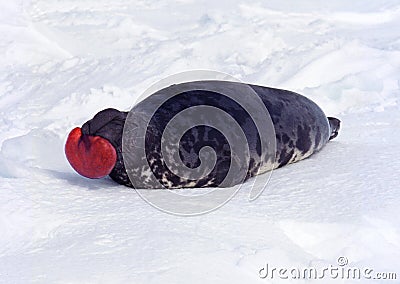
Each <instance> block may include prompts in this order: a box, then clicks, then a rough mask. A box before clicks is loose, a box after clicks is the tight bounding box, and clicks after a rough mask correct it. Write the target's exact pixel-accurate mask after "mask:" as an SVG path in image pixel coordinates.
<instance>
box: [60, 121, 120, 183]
mask: <svg viewBox="0 0 400 284" xmlns="http://www.w3.org/2000/svg"><path fill="white" fill-rule="evenodd" d="M65 155H66V156H67V160H68V162H69V163H70V164H71V166H72V167H73V168H74V170H75V171H77V172H78V173H79V174H80V175H82V176H85V177H88V178H101V177H104V176H106V175H108V174H109V173H110V172H111V171H112V169H113V168H114V166H115V163H116V161H117V153H116V150H115V148H114V146H113V145H112V144H111V143H110V142H109V141H108V140H107V139H104V138H102V137H100V136H90V135H82V131H81V128H79V127H76V128H74V129H73V130H72V131H71V132H70V134H69V135H68V139H67V142H66V143H65Z"/></svg>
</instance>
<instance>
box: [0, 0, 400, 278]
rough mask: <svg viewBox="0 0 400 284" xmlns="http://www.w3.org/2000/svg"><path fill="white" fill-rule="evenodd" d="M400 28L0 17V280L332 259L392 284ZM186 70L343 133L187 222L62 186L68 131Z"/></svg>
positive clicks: (60, 15) (227, 7)
mask: <svg viewBox="0 0 400 284" xmlns="http://www.w3.org/2000/svg"><path fill="white" fill-rule="evenodd" d="M399 26H400V3H399V2H398V1H397V0H382V1H351V2H349V1H345V0H338V1H319V0H310V1H303V2H302V3H300V2H298V3H297V2H296V3H294V2H293V1H289V0H279V1H278V0H271V1H264V2H262V1H255V2H250V1H244V0H234V1H225V0H223V1H207V0H202V1H193V0H177V1H165V0H157V1H147V0H138V1H122V0H115V1H106V0H96V1H94V0H87V1H78V0H63V1H56V0H31V1H27V0H15V1H2V10H1V12H0V36H1V38H2V40H1V42H0V52H1V55H2V56H1V58H0V68H1V72H0V149H1V150H0V195H1V196H0V213H1V214H0V228H1V234H0V282H1V283H28V282H32V283H127V282H128V283H163V282H164V283H230V284H233V283H277V282H279V281H278V280H279V279H269V278H266V279H261V278H260V277H259V275H258V273H259V271H260V269H261V268H262V267H263V266H264V265H265V263H266V262H267V263H269V265H271V266H275V267H287V268H291V267H298V268H301V267H308V266H315V267H327V266H329V265H337V259H338V257H340V256H344V257H346V258H347V259H348V261H349V266H351V267H360V268H363V267H369V268H372V269H374V271H376V272H397V278H399V277H400V276H399V275H400V274H399V273H400V267H399V261H398V259H399V258H400V222H399V218H398V216H399V215H400V209H399V206H398V204H399V201H400V194H399V192H398V190H399V187H398V184H399V182H400V178H399V174H398V173H399V172H400V161H399V159H398V157H400V148H399V146H398V141H399V140H400V132H399V131H398V130H399V127H400V100H399V98H400V79H399V74H400V35H399ZM192 69H210V70H217V71H221V72H225V73H228V74H231V75H232V76H234V77H236V78H239V79H240V80H242V81H245V82H249V83H255V84H260V85H267V86H273V87H280V88H285V89H290V90H293V91H297V92H299V93H302V94H304V95H306V96H308V97H309V98H311V99H312V100H314V101H315V102H317V103H318V104H319V105H320V106H321V107H322V109H323V110H324V111H325V113H326V114H327V115H330V116H337V117H339V118H340V119H341V120H342V123H343V128H342V131H341V133H340V134H339V136H338V137H337V139H335V140H334V141H332V142H330V143H329V144H328V145H327V146H326V147H325V148H324V149H323V150H322V151H321V152H320V153H318V154H316V155H314V156H312V157H310V158H309V159H306V160H304V161H301V162H299V163H296V164H292V165H288V166H286V167H284V168H282V169H279V170H276V171H274V172H273V173H272V177H271V180H270V182H269V184H268V186H267V188H266V190H265V191H264V192H263V194H262V195H261V196H260V197H259V198H258V199H257V200H256V201H253V202H248V193H249V191H250V188H249V186H247V187H246V186H244V187H243V189H241V191H240V192H239V193H238V195H236V196H235V197H234V198H233V199H232V200H231V201H230V202H228V203H227V204H226V205H225V206H223V207H222V208H220V209H218V210H216V211H214V212H211V213H209V214H205V215H200V216H195V217H178V216H173V215H169V214H165V213H163V212H161V211H158V210H156V209H155V208H153V207H151V206H150V205H148V204H147V203H145V202H144V201H143V200H142V199H141V198H140V196H139V195H138V194H137V193H136V192H135V191H134V190H132V189H129V188H126V187H123V186H118V185H116V184H115V183H113V182H112V181H111V180H110V179H102V180H89V179H85V178H83V177H81V176H79V175H78V174H76V173H75V172H74V171H73V170H72V168H71V167H70V166H69V165H68V163H67V161H66V159H65V157H64V154H63V145H64V142H65V139H66V136H67V134H68V132H69V131H70V130H71V129H72V128H73V127H75V126H78V125H81V124H82V123H83V122H85V121H86V120H87V119H89V118H91V117H92V116H93V115H94V114H95V113H96V112H98V111H99V110H101V109H103V108H106V107H115V108H119V109H122V110H128V109H130V107H131V106H132V105H133V104H134V103H135V101H136V100H137V99H138V98H139V97H140V95H141V94H142V93H143V92H144V91H145V90H146V89H147V88H148V87H150V86H151V85H152V84H153V83H155V82H157V81H158V80H160V79H162V78H164V77H166V76H168V75H171V74H174V73H177V72H181V71H184V70H192ZM267 176H268V175H266V177H265V179H266V181H267ZM328 280H329V279H326V280H323V281H324V282H325V281H328ZM281 281H282V283H285V282H287V283H289V282H290V280H281ZM396 281H398V280H392V281H391V282H390V283H396ZM306 282H308V280H296V283H306ZM333 282H335V283H344V280H340V279H336V280H333ZM348 282H352V281H346V283H348ZM362 282H363V281H362ZM382 282H383V281H382V280H368V283H382ZM357 283H358V282H357Z"/></svg>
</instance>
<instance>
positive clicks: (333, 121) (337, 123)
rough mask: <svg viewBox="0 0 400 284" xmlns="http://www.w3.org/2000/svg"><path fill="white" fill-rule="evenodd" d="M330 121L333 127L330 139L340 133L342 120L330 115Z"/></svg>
mask: <svg viewBox="0 0 400 284" xmlns="http://www.w3.org/2000/svg"><path fill="white" fill-rule="evenodd" d="M328 121H329V126H330V128H331V136H330V137H329V140H332V139H333V138H335V137H336V136H338V134H339V129H340V120H339V119H337V118H335V117H328Z"/></svg>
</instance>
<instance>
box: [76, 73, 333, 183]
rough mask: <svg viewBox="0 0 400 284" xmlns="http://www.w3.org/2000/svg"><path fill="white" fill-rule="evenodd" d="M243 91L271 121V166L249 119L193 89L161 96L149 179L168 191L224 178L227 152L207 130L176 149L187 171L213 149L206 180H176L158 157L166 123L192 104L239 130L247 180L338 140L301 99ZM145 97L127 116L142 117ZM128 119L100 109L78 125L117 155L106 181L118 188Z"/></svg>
mask: <svg viewBox="0 0 400 284" xmlns="http://www.w3.org/2000/svg"><path fill="white" fill-rule="evenodd" d="M184 84H186V85H188V86H190V84H194V86H202V87H204V89H206V88H207V86H210V84H211V85H213V84H220V85H219V87H221V88H222V89H223V90H224V92H235V91H236V88H235V86H238V85H237V84H241V83H234V82H225V81H199V82H189V83H184ZM180 85H182V84H180ZM248 86H250V87H251V88H252V89H253V90H254V91H255V93H256V94H257V95H258V96H259V97H260V98H261V100H262V102H263V103H264V105H265V107H266V108H267V109H268V112H269V115H270V117H271V120H272V122H273V126H274V129H275V133H276V155H275V161H272V163H271V161H269V162H268V163H267V161H263V160H262V159H263V157H262V155H261V145H260V136H259V134H258V132H257V128H256V126H255V124H254V122H253V121H252V119H251V115H249V113H247V112H246V110H244V109H243V108H242V107H241V106H240V105H239V104H238V103H237V102H235V101H234V100H232V99H230V98H229V97H227V96H224V95H220V94H218V93H215V92H210V91H204V90H195V88H194V90H192V91H187V92H183V93H179V94H178V95H176V96H174V97H172V98H167V97H166V99H165V102H164V103H163V104H162V105H161V107H159V108H158V109H157V111H156V112H155V113H154V115H153V116H152V119H151V120H150V123H149V125H148V129H147V132H146V136H145V141H146V149H145V150H146V159H147V161H149V165H150V168H151V170H152V172H153V174H154V175H155V176H156V178H157V179H158V180H159V181H160V183H161V184H162V185H163V186H165V187H168V188H179V187H215V186H218V185H219V184H220V183H221V181H222V180H223V179H224V178H225V176H226V173H227V171H228V170H229V166H230V163H232V162H234V161H232V159H231V148H230V147H229V143H228V142H227V140H226V139H225V137H224V135H223V133H221V132H219V131H218V130H217V129H215V128H212V127H208V126H206V125H198V126H195V127H193V128H192V129H190V130H189V131H187V132H186V133H185V134H184V135H183V136H182V139H181V140H180V144H179V155H180V158H181V160H182V162H183V163H184V164H185V165H186V166H187V167H190V168H196V167H198V166H199V164H200V159H199V151H200V149H202V148H203V147H204V146H209V147H211V148H213V150H214V151H215V153H216V155H217V162H216V165H215V168H214V169H213V170H212V171H211V173H210V174H209V175H208V176H207V177H205V178H202V179H199V180H194V181H193V180H191V181H188V180H184V179H180V178H179V177H178V176H176V175H174V174H173V173H172V172H171V171H170V170H169V169H168V167H167V166H166V165H165V162H164V161H163V157H162V154H161V135H162V133H163V131H164V129H165V127H166V125H167V123H168V122H169V121H170V120H171V119H172V118H173V117H174V116H175V115H176V114H178V113H179V112H181V111H182V110H184V109H187V108H189V107H193V106H197V105H208V106H214V107H216V108H218V109H221V110H223V111H224V112H226V113H228V114H229V115H231V116H232V117H233V118H234V119H235V120H236V121H237V123H238V124H239V125H240V126H241V128H242V129H243V130H244V133H245V135H246V139H247V143H248V145H249V151H250V164H249V165H246V167H247V166H248V172H247V176H246V179H247V178H249V177H251V176H254V175H255V174H259V173H261V172H265V171H267V170H271V169H273V168H277V167H282V166H284V165H286V164H288V163H293V162H296V161H298V160H301V159H304V158H307V157H308V156H310V155H311V154H312V153H314V152H316V151H318V150H320V149H321V148H322V147H323V146H324V145H325V144H326V143H327V141H328V140H329V138H330V137H331V135H334V134H336V135H337V131H338V129H339V125H338V122H337V121H338V120H337V121H335V125H337V127H335V129H331V128H330V123H329V122H328V119H327V117H326V116H325V114H324V113H323V111H322V110H321V109H320V108H319V107H318V106H317V105H316V104H315V103H314V102H312V101H311V100H309V99H307V98H306V97H304V96H302V95H299V94H297V93H294V92H290V91H286V90H281V89H274V88H267V87H262V86H256V85H248ZM172 87H173V86H171V87H169V88H172ZM166 89H168V88H166ZM164 94H165V92H164V91H163V90H160V91H158V92H156V93H155V94H153V95H151V96H150V98H151V97H152V96H155V97H157V96H158V97H159V98H161V99H163V96H164ZM150 98H146V99H145V100H143V101H142V102H140V103H139V104H138V105H136V106H135V107H134V108H133V109H132V111H138V112H146V111H147V110H148V109H150V108H151V105H150V104H151V103H152V101H151V99H150ZM127 115H128V113H127V112H120V111H118V110H115V109H106V110H103V111H101V112H99V113H98V114H97V115H96V116H95V117H94V118H93V119H92V120H90V121H88V122H86V123H85V124H84V125H83V127H82V133H83V134H89V135H98V136H101V137H103V138H105V139H107V140H109V141H110V142H111V143H112V145H113V146H114V147H115V148H116V150H117V155H118V159H117V163H116V165H115V167H114V169H113V170H112V172H111V173H110V177H111V178H112V179H113V180H115V181H116V182H118V183H120V184H124V185H127V186H132V183H131V182H130V180H129V177H128V174H127V172H126V169H125V165H124V162H123V157H122V133H123V127H124V123H125V120H126V118H127ZM189 119H190V118H189ZM332 119H333V118H332ZM330 120H331V119H330ZM265 164H268V166H265ZM260 167H262V169H261V168H260ZM133 170H135V169H133ZM133 172H135V174H134V178H137V179H144V178H145V176H143V173H142V172H141V170H140V169H136V171H133ZM131 177H132V175H131ZM236 182H240V181H234V180H233V181H232V185H234V184H235V183H236Z"/></svg>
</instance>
